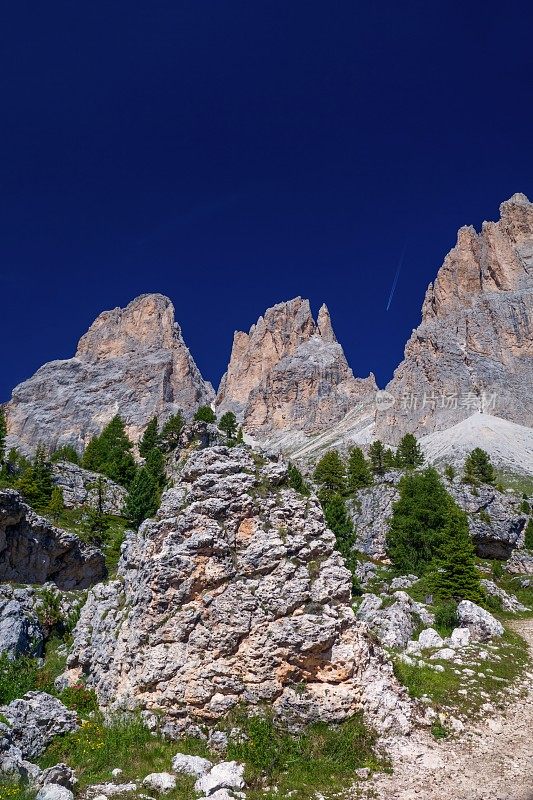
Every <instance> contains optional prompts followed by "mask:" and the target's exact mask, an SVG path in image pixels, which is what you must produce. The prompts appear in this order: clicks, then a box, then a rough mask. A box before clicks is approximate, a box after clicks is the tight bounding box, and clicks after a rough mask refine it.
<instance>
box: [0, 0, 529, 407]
mask: <svg viewBox="0 0 533 800" xmlns="http://www.w3.org/2000/svg"><path fill="white" fill-rule="evenodd" d="M532 24H533V6H532V5H531V3H529V2H513V0H510V2H506V3H501V2H493V0H488V2H487V1H485V2H467V3H465V2H464V0H462V2H449V1H448V2H431V0H429V2H428V0H425V1H424V2H402V3H398V2H380V3H376V2H357V1H356V0H329V2H325V0H322V2H314V0H282V1H280V2H278V0H268V1H266V0H242V2H241V0H190V1H187V2H184V1H183V0H168V1H167V0H151V1H150V2H148V0H146V2H140V1H139V0H137V2H135V0H120V1H118V0H106V2H99V0H96V2H91V3H89V2H81V1H80V2H72V0H68V2H66V1H65V0H53V2H51V3H42V2H35V1H34V2H24V0H17V1H16V2H11V3H4V4H3V6H2V10H1V11H0V102H1V122H0V152H1V159H0V198H1V201H0V202H1V208H0V293H1V300H2V302H1V306H0V308H1V312H0V342H1V343H2V359H1V370H0V400H2V399H3V400H5V399H7V398H8V396H9V394H10V391H11V388H12V387H13V386H14V385H15V384H16V383H18V382H19V381H21V380H23V379H24V378H26V377H28V376H29V375H30V374H31V373H32V372H33V371H34V370H35V369H36V368H37V367H38V366H39V365H40V364H42V363H43V362H45V361H47V360H50V359H53V358H64V357H68V356H70V355H72V354H73V352H74V349H75V346H76V342H77V339H78V338H79V336H80V335H81V334H82V333H83V332H84V331H85V330H86V328H87V327H88V326H89V324H90V323H91V321H92V320H93V318H94V317H95V316H96V315H97V314H98V313H99V312H100V311H102V310H104V309H107V308H112V307H114V306H115V305H123V304H126V303H127V302H128V301H129V300H131V299H132V298H133V297H135V296H136V295H138V294H140V293H142V292H149V291H159V292H162V293H164V294H168V295H169V296H170V297H171V298H172V300H173V301H174V304H175V306H176V316H177V319H178V320H179V322H180V323H181V325H182V328H183V332H184V336H185V339H186V341H187V343H188V344H189V347H190V348H191V350H192V352H193V355H194V357H195V359H196V361H197V363H198V365H199V366H200V369H201V370H202V372H203V374H204V375H205V377H207V378H209V379H211V380H212V381H213V382H214V383H215V384H216V383H217V382H218V380H219V378H220V376H221V374H222V372H223V371H224V368H225V365H226V363H227V360H228V357H229V352H230V347H231V341H232V335H233V331H234V330H235V329H246V330H247V329H248V327H249V326H250V324H251V323H252V322H254V321H255V320H256V318H257V316H258V315H259V314H260V313H262V312H263V310H264V309H265V308H266V307H268V306H269V305H272V304H273V303H275V302H278V301H280V300H283V299H288V298H291V297H293V296H295V295H298V294H300V295H302V296H304V297H305V296H307V297H309V298H310V299H311V302H312V305H313V309H314V310H315V311H316V310H317V308H318V306H319V305H320V303H321V302H322V301H326V302H327V303H328V305H329V307H330V311H331V314H332V318H333V324H334V327H335V330H336V332H337V335H338V337H339V339H340V341H341V342H342V344H343V345H344V347H345V350H346V353H347V356H348V359H349V361H350V363H351V365H352V367H353V369H354V372H355V373H356V374H359V375H365V374H367V373H368V371H369V370H371V369H372V370H374V371H375V373H376V375H377V377H378V381H379V382H380V383H381V384H384V383H385V382H386V380H387V379H388V378H389V377H390V375H391V373H392V370H393V369H394V367H395V366H396V364H397V363H398V362H399V361H400V360H401V357H402V353H403V347H404V344H405V341H406V339H407V338H408V336H409V334H410V332H411V329H412V328H413V327H414V326H416V325H417V324H418V322H419V318H420V305H421V302H422V298H423V295H424V291H425V289H426V286H427V284H428V282H429V281H430V280H431V279H432V278H433V277H434V275H435V272H436V270H437V268H438V267H439V265H440V264H441V262H442V259H443V257H444V255H445V253H446V252H447V250H448V249H449V248H450V247H451V246H452V245H453V244H454V241H455V236H456V230H457V228H458V227H459V226H460V225H462V224H466V223H473V224H474V225H476V227H478V226H479V225H480V223H481V221H482V220H483V219H494V218H497V214H498V205H499V203H500V202H501V201H502V200H504V199H506V198H507V197H509V196H510V195H511V194H512V193H513V192H515V191H523V192H525V193H526V194H529V196H531V195H532V194H533V159H532V143H533V102H532V99H533V98H532V93H533V48H532V46H531V29H532ZM404 247H406V251H405V260H404V266H403V271H402V273H401V275H400V278H399V281H398V286H397V289H396V293H395V296H394V299H393V301H392V304H391V308H390V310H389V311H388V312H386V310H385V309H386V305H387V299H388V295H389V291H390V287H391V284H392V280H393V277H394V273H395V270H396V266H397V263H398V259H399V258H400V255H401V252H402V250H403V248H404Z"/></svg>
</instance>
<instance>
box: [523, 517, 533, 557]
mask: <svg viewBox="0 0 533 800" xmlns="http://www.w3.org/2000/svg"><path fill="white" fill-rule="evenodd" d="M524 547H526V548H527V549H528V550H533V517H530V518H529V519H528V521H527V525H526V530H525V534H524Z"/></svg>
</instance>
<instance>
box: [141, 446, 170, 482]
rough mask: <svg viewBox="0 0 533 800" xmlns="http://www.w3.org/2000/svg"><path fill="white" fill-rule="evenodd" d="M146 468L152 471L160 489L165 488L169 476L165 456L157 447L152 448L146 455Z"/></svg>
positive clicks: (151, 473)
mask: <svg viewBox="0 0 533 800" xmlns="http://www.w3.org/2000/svg"><path fill="white" fill-rule="evenodd" d="M145 467H146V470H147V471H148V472H149V473H150V475H151V476H152V478H153V479H154V481H155V484H156V486H157V487H158V488H159V489H163V488H164V486H165V484H166V482H167V476H166V472H165V456H164V455H163V453H162V452H161V450H159V449H158V448H157V447H154V448H152V450H150V452H149V453H148V455H147V456H146V462H145Z"/></svg>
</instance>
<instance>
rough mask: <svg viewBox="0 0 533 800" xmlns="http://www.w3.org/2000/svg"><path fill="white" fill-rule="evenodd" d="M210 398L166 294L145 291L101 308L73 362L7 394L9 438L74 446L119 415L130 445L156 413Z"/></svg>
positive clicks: (51, 367)
mask: <svg viewBox="0 0 533 800" xmlns="http://www.w3.org/2000/svg"><path fill="white" fill-rule="evenodd" d="M213 397H214V392H213V390H212V387H211V386H210V384H208V383H206V382H205V381H204V380H203V378H202V376H201V374H200V372H199V370H198V368H197V366H196V364H195V363H194V361H193V358H192V356H191V354H190V353H189V350H188V349H187V346H186V345H185V342H184V341H183V337H182V334H181V330H180V328H179V326H178V325H177V323H176V322H175V321H174V306H173V305H172V303H171V301H170V300H169V299H168V297H164V296H163V295H160V294H145V295H141V296H140V297H137V298H136V299H135V300H133V301H132V302H131V303H129V305H128V306H126V308H115V309H113V310H112V311H104V312H103V313H102V314H100V315H99V316H98V317H97V319H96V320H95V321H94V322H93V324H92V325H91V327H90V328H89V330H88V331H87V333H86V334H85V335H84V336H82V338H81V339H80V341H79V344H78V348H77V351H76V355H75V356H74V358H70V359H66V360H63V361H51V362H50V363H48V364H45V365H44V366H42V367H41V368H40V369H39V370H37V372H36V373H35V375H33V376H32V377H31V378H29V380H27V381H25V382H24V383H21V384H20V385H19V386H17V387H16V389H15V390H14V391H13V397H12V400H11V401H10V402H9V403H8V405H7V416H8V431H9V434H10V441H11V442H13V443H14V444H18V445H20V446H22V447H23V449H26V450H32V449H33V448H35V446H36V445H37V444H38V443H39V442H42V443H43V444H45V445H46V446H47V447H48V448H54V447H57V446H60V445H63V444H67V443H69V444H73V445H74V446H76V447H78V448H80V447H82V446H83V445H84V444H85V443H86V442H87V441H88V439H89V438H90V437H91V436H93V435H94V434H96V433H99V432H100V431H101V429H102V428H103V427H104V425H106V424H107V422H109V421H110V419H111V418H112V417H113V416H114V415H115V414H121V415H122V417H123V418H124V420H125V422H126V426H127V430H128V433H129V434H130V436H131V437H132V438H133V439H134V440H136V439H137V438H138V437H139V436H140V434H141V432H142V430H143V429H144V427H145V426H146V423H147V422H148V420H149V419H150V418H151V417H152V416H153V415H154V414H157V415H158V416H161V417H165V416H169V415H170V414H172V413H175V412H176V411H178V410H182V411H183V412H184V413H185V414H186V415H190V414H192V413H193V412H194V410H195V409H196V408H197V407H198V405H201V404H204V403H209V402H211V401H212V399H213Z"/></svg>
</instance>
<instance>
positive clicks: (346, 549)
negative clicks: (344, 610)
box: [322, 493, 361, 595]
mask: <svg viewBox="0 0 533 800" xmlns="http://www.w3.org/2000/svg"><path fill="white" fill-rule="evenodd" d="M322 509H323V511H324V519H325V520H326V524H327V526H328V528H329V529H330V531H332V532H333V533H334V534H335V542H336V549H337V550H338V551H339V553H340V554H341V556H342V557H343V559H344V563H345V564H346V567H347V568H348V570H349V571H350V572H351V574H352V594H354V595H356V594H360V593H361V585H360V582H359V580H358V578H357V576H356V569H357V556H356V554H355V552H354V547H355V539H356V537H355V530H354V526H353V523H352V520H351V519H350V517H349V515H348V512H347V510H346V503H345V501H344V498H343V497H342V496H341V495H340V494H338V493H333V494H330V495H328V497H327V499H326V500H325V501H324V502H323V503H322Z"/></svg>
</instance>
